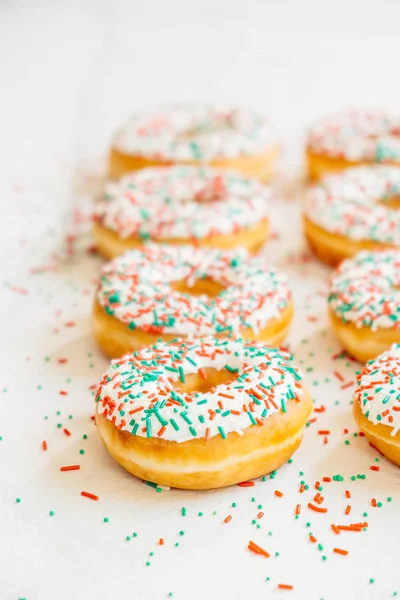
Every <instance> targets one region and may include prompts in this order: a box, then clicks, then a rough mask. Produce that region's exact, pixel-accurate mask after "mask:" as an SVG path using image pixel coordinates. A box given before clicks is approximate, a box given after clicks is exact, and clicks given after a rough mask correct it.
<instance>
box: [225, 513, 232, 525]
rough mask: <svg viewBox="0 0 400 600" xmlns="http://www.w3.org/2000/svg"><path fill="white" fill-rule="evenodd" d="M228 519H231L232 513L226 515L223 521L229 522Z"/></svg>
mask: <svg viewBox="0 0 400 600" xmlns="http://www.w3.org/2000/svg"><path fill="white" fill-rule="evenodd" d="M229 521H232V515H228V516H227V517H225V519H224V523H229Z"/></svg>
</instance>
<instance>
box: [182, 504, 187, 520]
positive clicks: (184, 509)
mask: <svg viewBox="0 0 400 600" xmlns="http://www.w3.org/2000/svg"><path fill="white" fill-rule="evenodd" d="M181 513H182V517H186V514H187V510H186V507H185V506H183V507H182V510H181Z"/></svg>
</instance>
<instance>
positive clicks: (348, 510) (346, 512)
mask: <svg viewBox="0 0 400 600" xmlns="http://www.w3.org/2000/svg"><path fill="white" fill-rule="evenodd" d="M350 512H351V506H350V504H348V505H347V506H346V510H345V511H344V513H345V515H349V514H350Z"/></svg>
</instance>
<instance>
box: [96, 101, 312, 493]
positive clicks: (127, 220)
mask: <svg viewBox="0 0 400 600" xmlns="http://www.w3.org/2000/svg"><path fill="white" fill-rule="evenodd" d="M276 157H277V144H276V140H275V138H274V136H273V134H272V130H271V127H270V125H269V124H268V122H267V121H266V120H265V119H263V118H262V117H260V116H259V115H257V114H255V113H252V112H250V111H242V110H237V109H235V110H217V109H214V108H210V107H186V108H185V107H175V108H172V109H168V110H166V111H163V112H158V113H153V114H142V115H138V116H134V117H133V118H132V119H131V120H130V122H129V123H128V124H127V125H126V126H125V127H124V128H122V129H121V130H120V131H119V132H118V133H117V135H116V137H115V139H114V142H113V146H112V149H111V152H110V160H109V171H110V173H109V174H110V178H111V180H110V182H109V183H108V184H107V185H106V187H105V190H104V194H103V195H102V198H101V199H99V200H98V202H97V204H96V208H95V214H94V237H95V240H96V243H97V247H98V250H99V251H100V253H101V254H103V255H104V256H105V257H106V258H111V259H113V260H111V262H109V263H107V264H106V265H105V266H104V267H103V268H102V270H101V275H100V281H99V285H98V289H97V292H96V297H95V302H94V307H93V328H94V334H95V337H96V339H97V342H98V343H99V345H100V347H101V348H102V350H103V351H104V352H105V353H106V354H107V355H108V356H110V357H111V358H113V359H115V360H113V361H112V363H111V365H110V367H109V369H108V370H107V371H106V373H105V374H104V375H103V378H102V379H101V382H100V385H99V387H98V390H97V394H96V413H97V415H96V423H97V426H98V431H99V433H100V435H101V437H102V438H103V441H104V443H105V445H106V447H107V449H108V450H109V452H110V454H111V455H112V456H113V457H114V458H115V460H116V461H117V462H118V463H119V464H121V465H122V466H123V467H124V468H125V469H127V470H128V471H130V472H131V473H133V474H134V475H136V476H138V477H141V478H143V479H145V480H150V481H155V482H157V483H159V484H164V485H169V486H174V487H180V488H187V489H208V488H213V487H221V486H226V485H231V484H233V483H237V482H240V481H243V480H246V479H248V478H253V477H258V476H260V475H263V474H265V473H268V472H269V471H272V470H274V469H276V468H277V467H279V466H281V465H282V464H283V463H284V462H285V461H287V460H288V459H289V458H290V456H291V455H292V453H293V452H294V451H295V449H296V448H297V447H298V445H299V443H300V441H301V438H302V433H303V429H304V426H305V423H306V420H307V418H308V415H309V413H310V411H311V406H312V401H311V398H310V396H309V394H308V392H307V390H306V388H305V386H304V384H303V380H302V376H301V374H300V373H299V372H298V371H297V369H296V367H295V366H294V365H293V362H292V358H291V357H290V355H289V354H288V353H287V352H286V351H283V350H280V349H279V348H277V346H278V345H279V344H280V343H281V342H282V341H283V340H284V338H285V337H286V334H287V332H288V329H289V325H290V322H291V319H292V314H293V302H292V297H291V291H290V286H289V283H288V278H287V276H286V275H285V274H284V273H281V272H280V271H278V270H277V269H275V268H274V267H272V266H271V265H269V264H268V263H267V262H266V260H265V259H264V258H263V257H262V256H260V255H257V254H256V253H257V252H258V251H259V250H260V248H261V247H262V246H263V245H264V243H265V242H266V240H267V237H268V230H269V218H268V202H269V192H268V189H267V188H265V187H264V185H263V183H264V182H265V181H266V180H267V179H269V178H270V176H271V175H272V174H273V172H274V170H275V162H276Z"/></svg>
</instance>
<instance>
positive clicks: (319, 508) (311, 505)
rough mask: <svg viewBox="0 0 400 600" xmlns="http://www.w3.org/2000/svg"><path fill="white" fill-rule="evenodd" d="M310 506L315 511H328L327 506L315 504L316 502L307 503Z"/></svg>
mask: <svg viewBox="0 0 400 600" xmlns="http://www.w3.org/2000/svg"><path fill="white" fill-rule="evenodd" d="M307 506H308V508H311V510H314V511H315V512H319V513H326V512H328V509H327V508H323V507H322V506H315V504H312V503H311V502H309V503H308V504H307Z"/></svg>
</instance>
